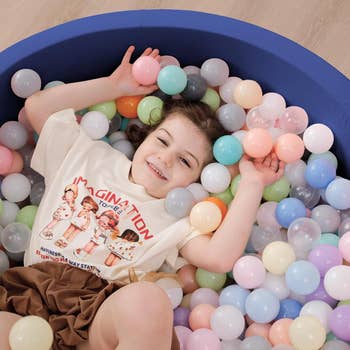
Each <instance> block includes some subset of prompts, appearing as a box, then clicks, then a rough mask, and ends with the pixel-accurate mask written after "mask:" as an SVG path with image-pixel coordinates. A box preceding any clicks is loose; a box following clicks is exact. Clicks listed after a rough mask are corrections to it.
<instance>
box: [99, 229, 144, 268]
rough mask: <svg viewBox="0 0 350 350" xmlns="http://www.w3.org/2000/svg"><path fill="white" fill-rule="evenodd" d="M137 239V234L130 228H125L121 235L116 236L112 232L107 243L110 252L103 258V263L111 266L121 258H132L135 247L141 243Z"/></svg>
mask: <svg viewBox="0 0 350 350" xmlns="http://www.w3.org/2000/svg"><path fill="white" fill-rule="evenodd" d="M139 239H140V237H139V235H138V234H137V233H136V232H135V231H133V230H130V229H127V230H125V231H124V232H123V234H122V235H121V236H116V235H114V234H113V233H112V234H111V235H110V240H109V242H108V244H107V248H108V249H109V250H110V253H109V254H108V256H107V258H106V259H105V262H104V264H105V265H107V266H113V265H115V264H116V263H117V262H118V261H119V260H121V259H126V260H129V261H130V260H132V259H133V258H134V252H135V248H137V247H138V246H140V245H142V244H143V242H142V241H140V240H139Z"/></svg>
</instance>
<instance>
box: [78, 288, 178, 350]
mask: <svg viewBox="0 0 350 350" xmlns="http://www.w3.org/2000/svg"><path fill="white" fill-rule="evenodd" d="M172 325H173V310H172V305H171V303H170V300H169V298H168V296H167V295H166V293H165V292H164V291H163V290H162V289H161V288H160V287H158V286H157V285H156V284H155V283H151V282H136V283H132V284H129V285H127V286H125V287H122V288H120V289H119V290H118V291H117V292H115V293H113V294H112V295H111V296H110V297H108V298H107V299H106V300H105V301H104V302H103V304H102V305H101V306H100V308H99V310H98V311H97V313H96V316H95V318H94V320H93V322H92V324H91V326H90V329H89V340H88V342H86V343H85V344H83V345H82V346H81V347H78V348H77V349H78V350H88V349H89V350H92V349H99V350H115V349H117V350H139V349H143V350H154V349H157V350H169V349H170V347H171V339H172Z"/></svg>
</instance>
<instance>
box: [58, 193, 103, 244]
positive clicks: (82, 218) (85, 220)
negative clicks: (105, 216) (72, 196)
mask: <svg viewBox="0 0 350 350" xmlns="http://www.w3.org/2000/svg"><path fill="white" fill-rule="evenodd" d="M80 204H81V206H82V209H81V210H79V212H78V211H75V212H74V215H73V216H72V219H71V223H70V225H69V227H68V228H67V229H66V231H65V232H64V234H63V236H62V237H61V238H60V239H58V240H57V241H56V242H55V245H56V246H57V247H60V248H65V247H67V245H68V244H69V243H71V242H72V241H73V240H74V239H75V237H76V236H77V235H78V234H79V233H81V232H83V231H88V230H89V229H90V228H91V227H93V225H94V223H95V214H96V212H97V210H98V205H97V203H96V202H95V201H94V200H93V199H92V197H90V196H85V197H84V198H83V200H82V201H81V203H80ZM77 212H78V213H77Z"/></svg>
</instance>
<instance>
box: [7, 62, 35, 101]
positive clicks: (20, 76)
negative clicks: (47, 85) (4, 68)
mask: <svg viewBox="0 0 350 350" xmlns="http://www.w3.org/2000/svg"><path fill="white" fill-rule="evenodd" d="M11 88H12V91H13V93H14V94H15V95H17V96H18V97H22V98H27V97H29V96H31V95H33V94H34V93H35V92H37V91H39V90H40V88H41V79H40V76H39V74H38V73H37V72H35V71H34V70H33V69H26V68H25V69H20V70H18V71H17V72H16V73H15V74H14V75H13V76H12V78H11Z"/></svg>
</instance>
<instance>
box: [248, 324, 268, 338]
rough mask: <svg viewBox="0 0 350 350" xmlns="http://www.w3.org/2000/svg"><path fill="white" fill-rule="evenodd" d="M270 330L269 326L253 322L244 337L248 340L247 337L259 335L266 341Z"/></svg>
mask: <svg viewBox="0 0 350 350" xmlns="http://www.w3.org/2000/svg"><path fill="white" fill-rule="evenodd" d="M270 328H271V325H270V324H265V323H256V322H253V323H251V324H250V325H249V326H248V327H247V329H246V330H245V333H244V336H245V337H246V338H248V337H253V336H255V335H259V336H261V337H263V338H265V339H266V340H267V339H268V336H269V331H270Z"/></svg>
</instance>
